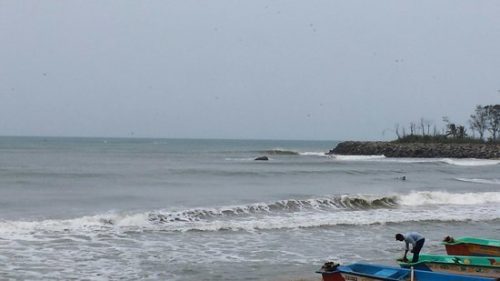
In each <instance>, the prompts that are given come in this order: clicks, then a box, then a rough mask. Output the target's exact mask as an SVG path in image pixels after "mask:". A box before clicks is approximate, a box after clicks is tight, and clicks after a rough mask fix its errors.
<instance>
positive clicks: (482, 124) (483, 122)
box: [469, 105, 488, 140]
mask: <svg viewBox="0 0 500 281" xmlns="http://www.w3.org/2000/svg"><path fill="white" fill-rule="evenodd" d="M487 121H488V112H487V110H486V107H482V106H480V105H477V106H476V109H475V111H474V114H472V115H471V116H470V120H469V124H470V128H471V130H472V131H473V132H478V134H479V139H480V140H484V132H485V131H486V129H487V128H488V122H487Z"/></svg>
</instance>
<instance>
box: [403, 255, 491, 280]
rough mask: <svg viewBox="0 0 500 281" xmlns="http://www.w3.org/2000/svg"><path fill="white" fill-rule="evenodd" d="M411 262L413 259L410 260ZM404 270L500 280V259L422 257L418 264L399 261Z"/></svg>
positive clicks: (443, 256)
mask: <svg viewBox="0 0 500 281" xmlns="http://www.w3.org/2000/svg"><path fill="white" fill-rule="evenodd" d="M410 260H411V259H410ZM399 265H400V266H401V267H403V268H410V267H412V266H413V268H415V269H419V270H427V271H434V272H446V273H454V274H466V275H474V276H483V277H495V278H500V257H477V256H476V257H475V256H445V255H426V254H422V255H420V257H419V259H418V262H415V263H411V262H403V261H399Z"/></svg>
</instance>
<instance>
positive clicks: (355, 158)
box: [329, 154, 500, 167]
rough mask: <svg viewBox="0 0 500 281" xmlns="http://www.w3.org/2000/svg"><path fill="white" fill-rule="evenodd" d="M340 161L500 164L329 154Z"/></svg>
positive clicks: (496, 163) (469, 164) (482, 160)
mask: <svg viewBox="0 0 500 281" xmlns="http://www.w3.org/2000/svg"><path fill="white" fill-rule="evenodd" d="M329 156H330V157H331V158H333V159H335V160H340V161H383V162H397V163H445V164H449V165H454V166H467V167H471V166H491V165H498V164H500V160H491V159H476V158H464V159H462V158H393V157H385V156H384V155H335V154H334V155H329Z"/></svg>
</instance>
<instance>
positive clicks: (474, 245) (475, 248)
mask: <svg viewBox="0 0 500 281" xmlns="http://www.w3.org/2000/svg"><path fill="white" fill-rule="evenodd" d="M443 244H444V245H445V247H446V253H447V254H448V255H456V256H491V257H500V240H494V239H485V238H475V237H460V238H456V239H455V238H453V237H450V236H447V237H445V239H444V241H443Z"/></svg>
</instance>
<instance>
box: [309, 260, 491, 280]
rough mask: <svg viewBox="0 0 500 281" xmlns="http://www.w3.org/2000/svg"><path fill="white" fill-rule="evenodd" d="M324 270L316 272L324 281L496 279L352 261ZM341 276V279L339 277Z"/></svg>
mask: <svg viewBox="0 0 500 281" xmlns="http://www.w3.org/2000/svg"><path fill="white" fill-rule="evenodd" d="M330 270H331V271H326V270H324V269H323V268H322V270H320V271H316V273H320V274H322V275H323V280H324V281H344V280H345V281H379V280H383V281H412V280H418V281H496V280H497V279H496V278H490V277H479V276H469V275H457V274H450V273H440V272H432V271H423V270H411V269H406V268H398V267H391V266H385V265H374V264H365V263H354V264H351V265H345V266H342V265H339V266H335V267H334V268H332V269H330ZM340 278H342V279H340Z"/></svg>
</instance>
